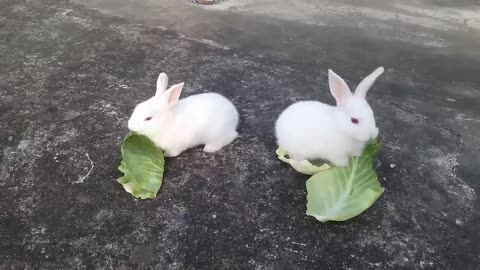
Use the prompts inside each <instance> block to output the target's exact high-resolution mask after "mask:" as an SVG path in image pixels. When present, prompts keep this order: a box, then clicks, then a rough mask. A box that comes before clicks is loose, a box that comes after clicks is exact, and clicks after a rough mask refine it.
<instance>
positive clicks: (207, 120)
mask: <svg viewBox="0 0 480 270" xmlns="http://www.w3.org/2000/svg"><path fill="white" fill-rule="evenodd" d="M167 86H168V77H167V75H166V74H165V73H161V74H160V75H159V76H158V80H157V91H156V93H155V96H154V97H152V98H150V99H148V100H147V101H144V102H142V103H140V104H138V105H137V107H136V108H135V110H134V111H133V114H132V116H131V117H130V120H128V128H129V129H130V130H132V131H134V132H137V133H140V134H143V135H145V136H147V137H148V138H149V139H151V140H152V141H153V142H154V143H155V144H156V145H157V146H159V147H160V148H162V149H163V150H165V156H167V157H175V156H178V155H179V154H180V153H182V152H183V151H185V150H186V149H188V148H191V147H194V146H197V145H203V144H204V145H205V147H204V148H203V151H205V152H215V151H217V150H220V149H221V148H222V147H224V146H225V145H227V144H229V143H231V142H232V141H233V140H234V139H235V138H236V137H237V135H238V133H237V131H236V129H237V125H238V118H239V116H238V112H237V109H236V108H235V106H234V105H233V104H232V103H231V102H230V101H229V100H228V99H227V98H225V97H224V96H222V95H220V94H216V93H204V94H198V95H193V96H190V97H187V98H184V99H181V100H179V97H180V93H181V91H182V88H183V83H180V84H176V85H173V86H172V87H170V88H169V89H168V90H167Z"/></svg>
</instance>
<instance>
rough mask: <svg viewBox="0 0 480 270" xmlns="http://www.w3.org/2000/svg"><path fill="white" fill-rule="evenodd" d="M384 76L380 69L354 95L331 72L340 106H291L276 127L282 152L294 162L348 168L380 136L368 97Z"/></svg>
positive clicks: (314, 103)
mask: <svg viewBox="0 0 480 270" xmlns="http://www.w3.org/2000/svg"><path fill="white" fill-rule="evenodd" d="M382 73H383V67H379V68H377V69H376V70H375V71H374V72H373V73H371V74H370V75H368V76H367V77H366V78H365V79H363V80H362V82H360V84H359V85H358V86H357V88H356V89H355V93H354V94H352V92H351V91H350V89H349V87H348V85H347V84H346V83H345V81H344V80H343V79H342V78H340V76H338V75H337V74H335V73H334V72H333V71H332V70H328V82H329V85H330V92H331V93H332V95H333V97H334V98H335V100H336V101H337V106H330V105H327V104H325V103H322V102H318V101H300V102H296V103H294V104H292V105H290V106H289V107H288V108H287V109H285V110H284V111H283V112H282V113H281V114H280V116H279V118H278V120H277V122H276V125H275V132H276V136H277V142H278V146H279V148H280V149H282V150H285V151H287V153H288V154H289V156H290V157H291V158H293V159H295V160H306V159H307V160H315V159H324V160H328V161H329V162H331V163H333V164H334V165H336V166H347V165H348V162H349V159H350V157H352V156H359V155H360V154H361V153H362V151H363V148H364V146H365V144H366V142H367V141H368V140H370V139H374V138H376V137H377V135H378V128H377V127H376V124H375V118H374V116H373V111H372V109H371V108H370V106H369V105H368V103H367V101H366V100H365V96H366V94H367V91H368V89H369V88H370V87H371V86H372V84H373V83H374V82H375V80H376V79H377V78H378V76H380V75H381V74H382Z"/></svg>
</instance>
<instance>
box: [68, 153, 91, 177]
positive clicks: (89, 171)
mask: <svg viewBox="0 0 480 270" xmlns="http://www.w3.org/2000/svg"><path fill="white" fill-rule="evenodd" d="M85 156H86V157H87V159H88V161H89V162H90V170H88V172H87V174H85V175H84V176H82V177H80V179H78V181H75V182H73V183H74V184H81V183H83V182H84V181H85V180H86V179H87V178H88V177H89V176H90V173H91V172H92V170H93V168H95V165H94V164H93V160H92V159H91V158H90V156H89V155H88V153H85Z"/></svg>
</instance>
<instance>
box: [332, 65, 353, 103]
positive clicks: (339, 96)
mask: <svg viewBox="0 0 480 270" xmlns="http://www.w3.org/2000/svg"><path fill="white" fill-rule="evenodd" d="M328 84H329V85H330V92H331V93H332V95H333V97H334V98H335V100H336V101H337V106H343V105H344V104H345V102H346V100H347V99H348V98H349V97H350V96H352V92H351V91H350V88H349V87H348V85H347V84H346V83H345V81H344V80H343V79H342V78H341V77H340V76H338V75H337V74H335V72H333V71H332V70H331V69H329V70H328Z"/></svg>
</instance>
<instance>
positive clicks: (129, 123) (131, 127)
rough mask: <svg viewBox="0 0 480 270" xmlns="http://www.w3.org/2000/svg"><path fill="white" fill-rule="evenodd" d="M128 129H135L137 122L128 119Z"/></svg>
mask: <svg viewBox="0 0 480 270" xmlns="http://www.w3.org/2000/svg"><path fill="white" fill-rule="evenodd" d="M128 129H130V130H131V131H135V124H134V123H133V122H132V121H128Z"/></svg>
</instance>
